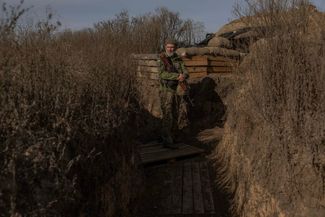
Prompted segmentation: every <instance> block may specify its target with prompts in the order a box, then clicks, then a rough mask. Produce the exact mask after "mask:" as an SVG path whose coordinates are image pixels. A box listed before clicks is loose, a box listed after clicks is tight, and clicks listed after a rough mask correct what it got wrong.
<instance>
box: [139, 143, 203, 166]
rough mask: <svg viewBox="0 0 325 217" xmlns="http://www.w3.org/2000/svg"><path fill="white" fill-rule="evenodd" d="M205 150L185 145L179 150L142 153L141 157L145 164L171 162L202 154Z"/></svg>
mask: <svg viewBox="0 0 325 217" xmlns="http://www.w3.org/2000/svg"><path fill="white" fill-rule="evenodd" d="M203 152H204V150H203V149H200V148H196V147H193V146H189V145H184V146H182V147H180V148H179V149H166V150H164V151H161V152H155V153H147V154H146V153H143V154H141V153H140V157H141V160H142V163H143V164H146V163H153V162H159V161H163V160H170V159H175V158H179V157H185V156H190V155H195V154H201V153H203Z"/></svg>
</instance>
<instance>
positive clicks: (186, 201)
mask: <svg viewBox="0 0 325 217" xmlns="http://www.w3.org/2000/svg"><path fill="white" fill-rule="evenodd" d="M182 213H183V214H192V213H193V180H192V164H191V162H186V163H184V175H183V212H182Z"/></svg>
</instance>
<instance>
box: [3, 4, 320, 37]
mask: <svg viewBox="0 0 325 217" xmlns="http://www.w3.org/2000/svg"><path fill="white" fill-rule="evenodd" d="M19 1H20V0H0V3H2V2H7V3H9V4H13V3H15V2H19ZM236 2H242V0H25V2H24V5H25V6H26V7H30V6H33V8H32V9H31V13H32V15H33V17H40V18H42V16H43V17H44V15H45V11H46V9H47V8H51V11H52V12H53V13H54V15H55V18H56V19H57V20H59V21H60V22H61V23H62V26H63V28H69V29H72V30H79V29H83V28H88V27H93V24H94V23H97V22H100V21H103V20H108V19H111V18H114V17H115V15H116V14H118V13H119V12H121V11H122V10H127V11H128V12H129V15H130V16H137V15H144V14H146V13H148V12H154V10H155V9H156V8H159V7H167V8H168V9H169V10H171V11H174V12H179V13H180V17H181V18H182V19H192V20H194V21H197V22H202V23H203V24H204V26H205V29H206V32H216V31H217V30H218V29H219V28H220V27H221V26H222V25H224V24H226V23H227V22H229V21H230V20H233V19H234V18H235V15H234V14H233V7H234V4H235V3H236ZM311 2H313V3H314V4H315V5H316V6H317V8H318V9H319V10H321V11H325V0H312V1H311Z"/></svg>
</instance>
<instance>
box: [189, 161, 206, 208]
mask: <svg viewBox="0 0 325 217" xmlns="http://www.w3.org/2000/svg"><path fill="white" fill-rule="evenodd" d="M192 177H193V198H194V213H196V214H203V213H204V205H203V196H202V184H201V177H200V165H199V163H198V162H195V163H193V165H192Z"/></svg>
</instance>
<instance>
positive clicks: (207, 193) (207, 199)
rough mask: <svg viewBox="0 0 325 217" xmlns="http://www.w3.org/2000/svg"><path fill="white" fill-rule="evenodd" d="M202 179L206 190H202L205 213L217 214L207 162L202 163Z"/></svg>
mask: <svg viewBox="0 0 325 217" xmlns="http://www.w3.org/2000/svg"><path fill="white" fill-rule="evenodd" d="M200 177H201V184H202V186H204V188H202V194H203V203H204V210H205V213H215V209H214V201H213V196H212V188H211V185H210V176H209V171H208V166H207V163H206V162H202V163H200Z"/></svg>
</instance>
